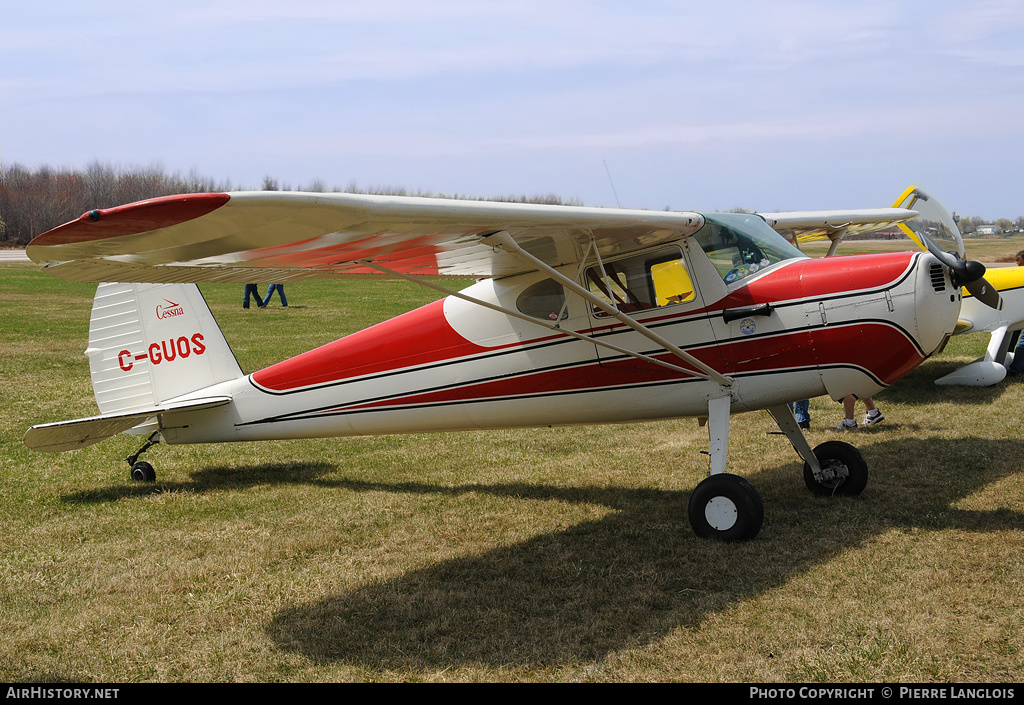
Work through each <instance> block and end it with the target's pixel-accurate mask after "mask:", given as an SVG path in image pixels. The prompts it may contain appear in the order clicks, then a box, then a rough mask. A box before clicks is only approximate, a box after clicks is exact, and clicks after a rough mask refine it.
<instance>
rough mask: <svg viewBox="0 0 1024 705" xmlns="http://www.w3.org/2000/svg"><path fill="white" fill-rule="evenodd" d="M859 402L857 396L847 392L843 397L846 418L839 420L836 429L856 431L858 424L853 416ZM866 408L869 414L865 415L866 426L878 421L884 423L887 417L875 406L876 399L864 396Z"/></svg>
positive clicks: (834, 428)
mask: <svg viewBox="0 0 1024 705" xmlns="http://www.w3.org/2000/svg"><path fill="white" fill-rule="evenodd" d="M856 404H857V397H856V396H854V395H853V394H847V395H846V396H845V397H844V398H843V412H844V413H845V416H846V417H845V418H844V419H843V420H842V421H840V422H839V425H838V426H834V427H833V430H835V431H856V430H857V428H858V426H857V422H856V421H855V420H854V418H853V414H854V407H855V406H856ZM864 408H865V409H867V414H865V416H864V425H865V426H874V425H875V424H876V423H882V421H884V420H885V417H884V416H883V415H882V412H881V411H879V410H878V408H877V407H876V406H875V401H874V400H873V399H872V398H871V397H864Z"/></svg>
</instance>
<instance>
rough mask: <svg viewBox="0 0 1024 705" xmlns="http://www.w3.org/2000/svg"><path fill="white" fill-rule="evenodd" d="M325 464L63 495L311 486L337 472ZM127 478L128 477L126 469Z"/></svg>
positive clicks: (232, 471)
mask: <svg viewBox="0 0 1024 705" xmlns="http://www.w3.org/2000/svg"><path fill="white" fill-rule="evenodd" d="M336 471H337V467H335V466H334V465H332V464H331V463H326V462H317V461H312V462H304V461H296V462H286V463H270V464H267V465H251V466H242V467H214V468H205V469H203V470H200V471H198V472H194V473H192V476H191V477H192V480H191V481H189V482H181V481H173V480H172V481H167V480H158V481H157V482H155V483H131V484H117V485H113V486H111V487H105V488H100V489H92V490H84V491H82V492H76V493H73V494H68V495H64V496H63V497H62V498H61V499H62V500H63V501H65V502H69V503H79V502H81V503H92V502H97V503H98V502H114V501H117V500H120V499H124V498H126V497H144V496H148V495H153V494H164V493H168V492H213V491H217V490H237V489H244V488H246V487H257V486H259V485H288V484H309V483H312V482H314V481H316V480H317V478H319V477H322V476H324V475H328V474H330V473H333V472H336ZM124 472H125V476H127V474H128V470H127V466H126V467H125V471H124Z"/></svg>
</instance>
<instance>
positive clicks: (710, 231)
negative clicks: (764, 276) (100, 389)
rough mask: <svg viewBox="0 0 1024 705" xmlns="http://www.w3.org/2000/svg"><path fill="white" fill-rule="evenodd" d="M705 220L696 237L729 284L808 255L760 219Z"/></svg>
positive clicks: (727, 217) (741, 215) (719, 215)
mask: <svg viewBox="0 0 1024 705" xmlns="http://www.w3.org/2000/svg"><path fill="white" fill-rule="evenodd" d="M704 219H705V221H706V223H705V224H704V227H703V228H701V229H700V230H699V231H698V232H697V234H696V235H694V236H693V237H694V239H696V241H697V242H698V243H699V244H700V246H701V249H703V250H704V252H705V253H706V254H707V256H708V257H709V258H710V259H711V262H712V264H714V265H715V269H717V270H718V273H719V275H721V277H722V279H723V280H724V281H725V283H726V284H732V283H734V282H737V281H739V280H740V279H743V278H745V277H749V276H750V275H752V274H755V273H756V272H759V271H761V270H762V269H764V268H766V267H770V266H771V265H773V264H775V263H776V262H781V261H783V260H787V259H795V258H801V259H803V258H805V257H806V256H807V255H805V254H804V253H802V252H801V251H800V250H798V249H797V248H796V247H794V246H793V245H791V244H790V243H789V242H787V241H786V239H785V238H783V237H782V236H781V235H779V234H778V233H777V232H775V231H774V230H772V229H771V227H770V226H769V225H768V224H767V223H766V222H764V220H763V219H762V218H761V217H759V216H756V215H752V214H747V213H712V214H706V213H705V214H704Z"/></svg>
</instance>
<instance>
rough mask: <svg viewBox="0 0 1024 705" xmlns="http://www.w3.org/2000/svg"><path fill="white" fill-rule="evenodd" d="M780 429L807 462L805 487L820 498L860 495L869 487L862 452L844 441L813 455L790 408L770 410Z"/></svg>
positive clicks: (831, 443) (828, 444) (826, 444)
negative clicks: (824, 496) (821, 496)
mask: <svg viewBox="0 0 1024 705" xmlns="http://www.w3.org/2000/svg"><path fill="white" fill-rule="evenodd" d="M768 411H769V412H771V415H772V416H773V417H774V418H775V421H776V422H777V423H778V424H779V429H780V430H782V432H783V433H785V434H786V438H788V439H789V441H790V443H792V444H793V448H795V449H796V452H797V453H798V454H799V455H800V457H801V458H803V459H804V483H805V484H806V485H807V489H809V490H810V491H811V492H813V493H814V494H818V495H828V496H830V495H847V496H850V495H858V494H860V493H861V492H863V491H864V487H865V486H866V485H867V483H868V465H867V463H866V462H864V456H862V455H861V454H860V451H859V450H857V449H856V448H854V447H853V446H851V445H850V444H849V443H844V442H843V441H826V442H824V443H822V444H821V445H819V446H817V447H816V448H815V449H814V450H813V451H812V450H811V446H810V444H809V443H808V442H807V438H806V437H805V436H804V433H803V431H801V430H800V427H799V426H798V425H797V422H796V418H795V417H794V416H793V412H792V410H791V409H790V408H789V406H788V405H787V404H782V405H780V406H773V407H771V408H769V409H768Z"/></svg>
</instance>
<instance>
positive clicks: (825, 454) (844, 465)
mask: <svg viewBox="0 0 1024 705" xmlns="http://www.w3.org/2000/svg"><path fill="white" fill-rule="evenodd" d="M814 457H815V458H817V459H818V464H819V465H820V466H821V469H822V471H823V472H824V473H826V474H829V475H833V477H832V478H830V479H826V480H824V481H822V482H818V480H817V479H815V477H814V472H813V471H812V470H811V466H810V465H808V464H807V463H804V483H805V484H806V485H807V488H808V489H809V490H810V491H811V492H813V493H814V494H818V495H822V496H828V497H831V496H833V495H844V496H847V497H851V496H853V495H858V494H860V493H861V492H863V491H864V488H865V487H867V484H868V464H867V463H866V462H865V461H864V456H863V455H861V454H860V451H859V450H857V449H856V448H854V447H853V446H851V445H850V444H849V443H844V442H842V441H826V442H824V443H822V444H821V445H820V446H818V447H817V448H815V449H814Z"/></svg>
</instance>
